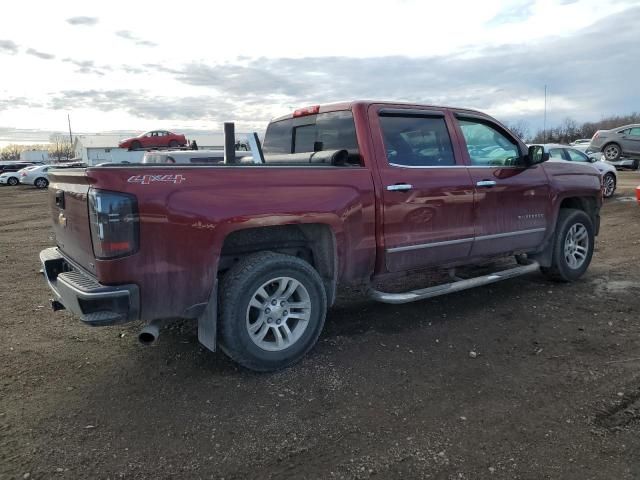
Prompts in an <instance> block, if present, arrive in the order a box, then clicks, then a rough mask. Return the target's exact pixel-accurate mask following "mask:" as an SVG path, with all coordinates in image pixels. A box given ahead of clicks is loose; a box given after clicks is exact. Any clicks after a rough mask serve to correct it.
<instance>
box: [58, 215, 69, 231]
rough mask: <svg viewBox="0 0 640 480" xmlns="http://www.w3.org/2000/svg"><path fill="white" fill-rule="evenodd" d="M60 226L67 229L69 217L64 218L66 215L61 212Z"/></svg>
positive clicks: (59, 217)
mask: <svg viewBox="0 0 640 480" xmlns="http://www.w3.org/2000/svg"><path fill="white" fill-rule="evenodd" d="M58 224H59V225H60V226H61V227H64V228H67V217H65V216H64V213H62V212H60V215H58Z"/></svg>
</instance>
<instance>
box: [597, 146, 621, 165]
mask: <svg viewBox="0 0 640 480" xmlns="http://www.w3.org/2000/svg"><path fill="white" fill-rule="evenodd" d="M602 153H604V158H605V160H609V161H610V162H615V161H617V160H620V157H621V156H622V149H621V148H620V145H618V144H617V143H607V144H606V145H605V146H604V147H602Z"/></svg>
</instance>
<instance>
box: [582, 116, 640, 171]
mask: <svg viewBox="0 0 640 480" xmlns="http://www.w3.org/2000/svg"><path fill="white" fill-rule="evenodd" d="M589 151H594V152H602V153H603V154H604V157H605V160H607V161H609V162H617V161H619V160H620V159H621V157H631V159H629V163H630V164H631V166H632V168H634V169H637V168H638V166H639V164H640V124H633V125H625V126H622V127H618V128H612V129H611V130H598V131H597V132H596V133H595V134H594V135H593V138H592V139H591V144H590V145H589Z"/></svg>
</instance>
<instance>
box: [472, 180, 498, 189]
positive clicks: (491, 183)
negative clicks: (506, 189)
mask: <svg viewBox="0 0 640 480" xmlns="http://www.w3.org/2000/svg"><path fill="white" fill-rule="evenodd" d="M495 186H496V181H495V180H480V181H479V182H476V187H495Z"/></svg>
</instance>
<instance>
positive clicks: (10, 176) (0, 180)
mask: <svg viewBox="0 0 640 480" xmlns="http://www.w3.org/2000/svg"><path fill="white" fill-rule="evenodd" d="M35 163H36V162H0V184H3V185H12V186H13V185H17V184H18V183H19V182H18V179H19V177H18V175H17V173H16V172H17V171H18V170H22V169H23V168H25V167H28V166H30V165H34V164H35ZM5 174H7V175H5Z"/></svg>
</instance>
